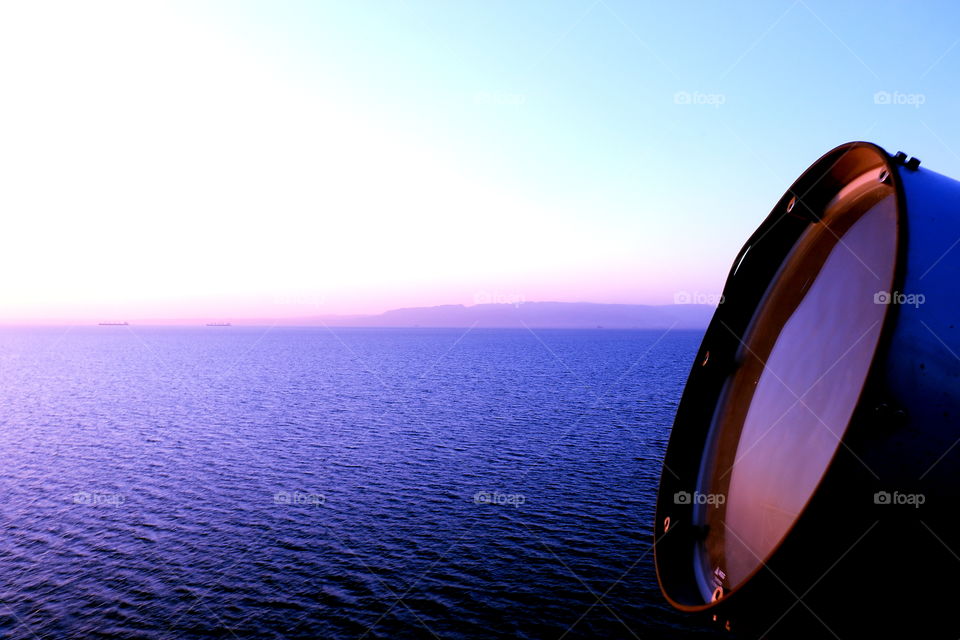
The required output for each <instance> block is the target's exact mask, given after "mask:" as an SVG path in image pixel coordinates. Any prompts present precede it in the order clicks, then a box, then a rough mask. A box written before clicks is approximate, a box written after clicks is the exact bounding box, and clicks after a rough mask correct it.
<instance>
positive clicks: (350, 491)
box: [0, 327, 700, 639]
mask: <svg viewBox="0 0 960 640" xmlns="http://www.w3.org/2000/svg"><path fill="white" fill-rule="evenodd" d="M699 339H700V334H699V333H697V332H681V331H673V332H668V333H666V334H664V332H661V331H601V330H596V331H557V330H554V331H547V330H543V331H541V330H538V331H536V332H535V333H533V332H529V331H521V330H517V331H514V330H473V331H470V332H467V333H466V334H465V333H464V331H461V330H426V329H421V330H400V329H397V330H383V329H335V330H332V331H331V330H327V329H324V328H310V329H295V328H274V329H266V328H252V327H251V328H241V327H229V328H226V327H225V328H213V327H209V328H208V327H204V328H144V327H77V328H72V329H68V330H64V329H62V328H42V329H39V328H38V329H24V328H17V329H3V330H0V423H2V425H3V428H2V429H0V453H2V466H0V492H2V496H3V499H2V500H0V520H2V532H3V535H2V539H0V605H2V606H0V633H2V635H3V636H4V637H12V638H69V637H75V638H97V637H110V638H114V637H115V638H153V639H159V638H214V637H216V638H221V637H222V638H233V637H238V638H364V637H366V638H401V637H402V638H408V637H409V638H433V637H435V636H436V637H439V638H498V637H502V638H513V637H518V638H561V637H567V638H578V637H604V638H634V637H639V638H644V639H647V638H676V637H683V636H685V635H687V634H688V633H692V631H694V630H693V629H688V628H687V627H686V626H684V624H683V621H682V620H681V619H680V618H678V616H677V615H676V614H674V613H673V612H672V611H671V610H669V609H668V608H667V607H666V606H665V605H664V604H663V603H662V601H661V597H660V594H659V591H658V588H657V585H656V579H655V576H654V573H653V563H652V556H651V553H650V542H651V536H652V532H651V526H652V517H653V507H654V498H655V492H656V487H657V483H658V478H659V473H660V459H661V456H662V455H663V452H664V449H665V447H666V442H667V438H668V434H669V429H670V425H671V422H672V418H673V412H674V410H675V408H676V405H677V402H678V400H679V397H680V393H681V390H682V388H683V384H684V382H685V378H686V375H687V372H688V369H689V366H690V363H691V361H692V359H693V356H694V353H695V351H696V348H697V345H698V344H699ZM598 597H599V598H601V599H600V601H599V603H598ZM564 634H566V635H564Z"/></svg>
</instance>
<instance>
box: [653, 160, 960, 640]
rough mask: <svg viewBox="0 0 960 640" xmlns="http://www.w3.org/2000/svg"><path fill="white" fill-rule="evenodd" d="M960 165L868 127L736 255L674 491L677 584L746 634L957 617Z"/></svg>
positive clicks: (662, 548)
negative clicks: (870, 132)
mask: <svg viewBox="0 0 960 640" xmlns="http://www.w3.org/2000/svg"><path fill="white" fill-rule="evenodd" d="M958 417H960V182H957V181H955V180H952V179H950V178H947V177H945V176H942V175H940V174H937V173H935V172H933V171H929V170H928V169H926V168H922V167H920V163H919V161H918V160H916V159H914V158H910V159H908V158H907V156H906V155H905V154H902V153H898V154H896V155H890V154H888V153H887V152H885V151H884V150H883V149H881V148H880V147H878V146H876V145H873V144H869V143H864V142H854V143H849V144H845V145H842V146H840V147H837V148H836V149H834V150H832V151H830V152H829V153H827V154H826V155H824V156H823V157H822V158H821V159H820V160H818V161H817V162H815V163H814V164H813V165H812V166H811V167H810V168H809V169H808V170H807V171H806V172H805V173H804V174H803V175H802V176H801V177H800V178H799V179H798V180H797V181H796V182H795V183H794V184H793V185H792V186H791V187H790V189H789V190H788V191H787V193H786V194H784V196H783V197H782V198H781V200H780V202H778V203H777V205H776V206H775V207H774V209H773V211H772V212H771V213H770V215H769V216H768V217H767V218H766V220H764V222H763V223H762V224H761V225H760V227H759V228H758V229H757V231H756V232H755V233H754V234H753V235H752V236H751V237H750V239H749V240H748V241H747V243H746V244H745V245H744V247H743V249H742V250H741V252H740V253H739V254H738V256H737V257H736V259H735V261H734V265H733V267H732V268H731V270H730V273H729V276H728V279H727V283H726V285H725V288H724V295H723V303H722V304H721V305H720V306H719V307H718V309H717V311H716V314H715V315H714V318H713V320H712V322H711V324H710V326H709V328H708V329H707V332H706V334H705V336H704V339H703V343H702V345H701V347H700V350H699V352H698V354H697V357H696V361H695V363H694V366H693V368H692V370H691V373H690V376H689V379H688V381H687V386H686V388H685V390H684V394H683V398H682V400H681V403H680V406H679V408H678V411H677V416H676V420H675V423H674V428H673V433H672V435H671V439H670V444H669V447H668V450H667V453H666V456H665V459H664V470H663V473H662V477H661V486H660V493H659V496H658V503H657V516H656V517H657V522H656V537H655V558H656V564H657V575H658V579H659V580H660V584H661V588H662V590H663V593H664V595H665V596H666V597H667V599H668V600H669V601H670V602H671V603H672V604H673V605H674V606H675V607H677V608H678V609H681V610H684V611H688V612H690V613H691V614H698V615H701V616H704V617H705V618H706V619H707V620H708V621H711V622H716V623H717V624H720V625H721V626H723V627H727V628H730V629H732V630H733V631H734V632H736V631H738V630H742V631H745V633H746V635H747V636H748V637H759V636H761V635H763V636H768V637H830V636H831V635H836V636H839V637H848V635H849V634H856V635H860V634H861V633H874V634H878V635H880V636H881V637H896V636H897V635H898V634H908V633H909V634H918V633H923V634H926V635H927V636H928V637H929V636H933V637H950V638H956V637H958V636H960V616H954V615H953V613H952V607H953V604H954V602H953V601H954V596H955V595H957V594H960V590H958V589H957V588H955V587H954V586H953V583H954V581H953V580H952V577H953V575H954V574H955V573H956V572H958V571H960V518H957V517H955V513H956V512H957V509H958V507H960V500H958V498H960V490H958V487H960V421H958Z"/></svg>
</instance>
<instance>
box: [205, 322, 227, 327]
mask: <svg viewBox="0 0 960 640" xmlns="http://www.w3.org/2000/svg"><path fill="white" fill-rule="evenodd" d="M207 326H208V327H232V326H233V325H232V324H231V323H229V322H208V323H207Z"/></svg>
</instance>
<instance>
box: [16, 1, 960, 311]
mask: <svg viewBox="0 0 960 640" xmlns="http://www.w3.org/2000/svg"><path fill="white" fill-rule="evenodd" d="M67 6H68V5H57V6H54V7H53V8H51V9H49V10H38V9H23V8H11V7H9V6H5V7H4V8H2V9H0V13H3V14H4V16H0V17H4V18H5V20H3V21H2V22H3V23H4V24H5V27H0V31H4V34H0V35H6V36H8V37H7V38H5V41H6V44H5V45H0V48H3V49H4V51H3V53H4V56H3V57H4V59H5V62H3V63H0V74H2V76H0V77H3V78H4V79H5V80H6V84H7V86H8V87H9V88H10V89H11V90H12V92H13V93H12V95H16V96H17V98H15V104H14V105H13V106H12V107H11V106H8V107H6V109H8V111H9V110H11V109H12V112H8V114H7V117H6V118H4V120H5V121H6V123H5V124H3V125H0V135H2V134H6V137H7V138H10V139H12V140H13V143H12V144H10V145H7V151H0V164H3V163H6V165H7V166H8V167H12V168H13V169H12V170H13V173H14V174H15V175H14V176H13V179H14V181H15V182H16V183H17V184H18V185H20V186H21V188H22V191H21V192H17V189H14V190H13V191H14V192H13V193H12V194H11V193H9V192H8V193H7V195H5V196H0V206H3V208H4V209H5V210H8V211H19V212H20V216H19V218H20V222H18V225H15V226H14V231H15V232H16V231H19V232H20V233H21V235H22V237H25V238H27V239H30V238H31V237H32V238H34V239H36V240H37V241H38V245H39V246H40V248H39V249H37V250H33V251H31V250H30V249H29V247H30V242H29V241H27V242H22V243H21V242H19V241H16V244H17V247H12V248H11V250H10V251H8V252H7V257H6V258H5V259H4V262H5V264H3V265H2V266H3V267H4V268H6V269H8V270H9V269H17V270H20V271H23V270H24V267H29V265H30V264H31V261H35V262H34V267H35V268H34V270H33V271H34V272H35V273H37V275H36V276H33V277H28V278H27V280H26V281H22V282H21V283H20V287H19V289H17V290H16V292H15V294H13V295H12V296H8V297H7V300H8V302H7V303H6V307H5V308H4V309H2V310H0V311H2V312H3V313H5V314H6V315H8V316H18V315H19V316H30V317H39V316H44V315H48V316H56V315H70V314H73V315H76V314H78V313H79V314H82V313H89V314H91V315H102V314H103V313H105V312H107V311H110V312H115V313H117V314H121V315H124V316H125V317H126V316H129V315H136V314H137V313H138V312H141V313H142V314H145V315H151V316H153V317H156V316H157V315H158V314H159V315H183V314H184V313H197V314H200V315H209V314H218V315H226V316H243V315H244V314H247V315H251V314H256V315H268V316H269V315H277V316H279V315H298V314H302V313H303V312H305V311H312V310H319V311H327V312H331V313H343V312H351V311H360V312H365V311H376V310H380V309H385V308H389V307H395V306H410V305H419V304H440V303H465V304H470V303H472V302H473V301H474V300H475V299H479V298H482V297H483V296H493V297H494V298H496V297H497V296H500V297H504V298H512V299H517V298H522V299H526V300H546V299H560V300H587V301H596V302H637V303H668V302H672V299H673V294H674V293H675V292H677V291H690V292H704V293H707V294H711V293H715V292H716V291H718V290H719V288H720V287H721V286H722V284H723V279H724V277H725V275H726V271H727V269H728V268H729V265H730V262H731V260H732V259H733V256H734V255H735V254H736V252H737V250H738V249H739V247H740V246H741V244H742V243H743V242H744V240H745V239H746V237H747V236H748V235H749V234H750V232H751V231H752V230H753V229H754V228H755V227H756V225H757V224H758V223H759V222H760V221H761V220H762V218H763V217H764V216H765V215H766V213H767V212H768V211H769V208H770V207H771V206H772V204H773V203H774V202H775V201H776V200H777V199H778V198H779V196H780V195H781V194H782V193H783V191H784V190H785V189H786V188H787V187H788V186H789V184H790V182H792V180H793V179H794V178H795V177H796V176H797V175H798V174H799V173H800V172H801V171H802V170H803V169H805V168H806V167H807V166H808V165H809V164H810V163H811V162H812V161H814V160H815V159H816V158H817V157H819V156H820V155H821V154H822V153H824V152H826V151H827V150H829V149H830V148H832V147H834V146H836V145H837V144H840V143H842V142H846V141H849V140H855V139H864V140H870V141H874V142H877V143H879V144H881V145H882V146H884V147H886V148H887V149H888V150H890V151H896V150H899V149H903V150H904V151H906V152H908V153H909V154H912V155H916V156H918V157H920V158H921V159H922V160H923V162H924V164H925V165H926V166H928V167H930V168H932V169H934V170H937V171H940V172H942V173H946V174H948V175H953V176H960V156H958V153H960V123H958V118H957V117H956V114H957V113H960V109H958V107H960V89H958V86H960V85H958V83H957V78H958V77H960V76H958V73H957V71H958V68H960V44H958V42H960V31H958V30H957V29H956V25H957V24H960V22H958V20H957V19H958V17H960V5H956V4H955V3H949V2H943V3H933V2H919V3H908V2H900V1H898V2H858V3H853V2H848V3H843V2H822V1H821V2H817V1H813V0H797V1H796V2H792V1H789V0H788V1H784V2H779V1H776V2H773V1H771V2H752V3H745V2H740V3H730V2H705V1H703V2H701V1H697V2H669V3H646V2H615V1H613V0H599V1H594V0H584V1H569V2H549V3H548V2H529V1H524V2H506V1H503V2H499V1H489V0H484V1H482V2H417V1H415V0H404V1H386V2H346V1H343V2H234V1H230V2H228V1H223V2H202V3H196V2H183V3H174V4H150V5H142V7H141V8H138V9H131V8H129V7H128V6H124V5H123V4H122V3H116V4H113V3H106V4H104V3H93V4H89V5H83V7H84V8H83V9H77V8H70V9H66V8H65V7H67ZM7 31H9V33H7ZM13 36H17V37H14V38H13V40H12V41H11V37H13ZM878 91H880V92H887V93H888V94H889V96H890V102H891V104H878V103H877V100H876V98H875V94H876V92H878ZM8 95H11V94H10V93H8ZM686 98H689V104H684V103H683V102H684V101H685V99H686ZM882 101H883V99H881V102H882ZM898 102H899V104H898ZM0 109H4V107H0ZM78 114H79V115H78ZM58 127H59V129H58ZM92 131H95V132H96V133H95V134H94V133H92ZM44 136H46V137H48V138H49V139H48V140H46V142H45V143H44V144H41V145H40V148H41V150H40V151H38V142H37V141H38V139H43V138H44ZM31 154H33V156H35V157H32V160H31V161H29V162H27V161H25V160H24V158H25V157H27V156H30V155H31ZM51 156H53V157H54V158H59V159H54V160H52V161H51V160H50V158H51ZM64 158H66V159H64ZM138 168H139V169H138ZM17 172H19V174H17ZM208 173H209V175H208ZM8 175H10V174H9V172H8ZM38 175H41V176H42V180H41V179H38V177H37V176H38ZM105 176H107V177H105ZM111 176H112V178H111ZM18 177H20V178H22V180H17V178H18ZM117 183H122V185H123V186H121V187H116V186H115V185H117ZM25 184H29V185H30V188H27V187H26V186H23V185H25ZM64 184H76V185H79V186H78V189H79V192H78V190H77V189H73V190H72V191H70V192H69V193H68V194H64V193H61V194H60V196H58V197H57V198H53V199H50V198H47V196H46V195H44V196H43V197H41V198H40V201H39V202H38V199H37V198H36V193H37V189H43V188H44V187H43V185H48V186H49V187H50V188H56V185H64ZM91 185H92V186H91ZM111 185H114V186H113V187H112V188H111ZM117 188H120V189H127V191H125V192H124V195H123V197H120V196H116V197H115V198H114V199H113V200H111V199H110V198H111V197H113V196H109V197H107V198H106V200H107V202H104V197H103V196H102V193H103V190H104V189H107V190H109V191H110V192H111V193H113V194H114V195H115V192H116V189H117ZM148 193H152V194H156V197H150V198H145V194H148ZM51 198H52V196H51ZM78 219H79V220H81V221H85V222H78ZM58 229H59V230H61V231H62V232H63V233H64V234H65V235H66V236H68V237H69V240H70V241H69V242H66V241H63V242H61V243H60V244H59V245H58V244H57V243H56V242H54V246H52V247H51V246H50V245H49V243H47V244H46V245H44V243H43V242H40V239H41V238H49V234H50V233H54V232H56V230H58ZM145 229H146V230H147V231H145ZM10 241H11V240H10V238H8V242H10ZM78 247H80V248H78ZM83 247H86V249H85V250H82V248H83ZM44 251H47V252H48V253H44ZM90 254H95V255H96V256H97V258H96V260H94V261H93V262H90V260H89V259H88V258H89V256H90ZM174 255H175V256H176V265H179V266H176V265H174V264H173V263H172V262H173V261H172V258H171V256H174ZM41 260H43V261H45V264H47V265H48V266H47V267H44V268H39V267H37V265H36V262H37V261H41ZM51 260H52V261H53V262H54V266H53V267H49V264H50V261H51ZM98 261H99V262H98ZM118 263H122V264H126V265H130V269H128V271H129V274H127V275H124V276H122V277H121V276H111V275H109V273H110V265H111V264H118ZM58 264H59V265H60V267H61V268H59V269H58V268H56V267H57V265H58ZM91 265H92V266H91ZM64 272H68V275H64ZM104 273H107V274H108V275H107V276H106V277H104V275H103V274H104ZM478 296H479V298H478Z"/></svg>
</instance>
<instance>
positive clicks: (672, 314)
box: [280, 302, 715, 329]
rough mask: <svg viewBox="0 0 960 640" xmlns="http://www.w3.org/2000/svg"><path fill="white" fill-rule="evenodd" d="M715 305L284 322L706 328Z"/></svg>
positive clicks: (469, 311)
mask: <svg viewBox="0 0 960 640" xmlns="http://www.w3.org/2000/svg"><path fill="white" fill-rule="evenodd" d="M714 311H715V307H713V306H710V305H704V304H669V305H642V304H596V303H589V302H523V303H519V304H477V305H473V306H464V305H462V304H450V305H441V306H437V307H413V308H408V309H394V310H392V311H387V312H385V313H381V314H378V315H369V316H318V317H312V318H291V319H289V320H284V321H283V322H281V323H280V324H284V325H321V324H326V325H328V326H338V327H424V328H443V327H448V328H467V327H478V328H479V327H486V328H514V329H516V328H524V327H529V328H531V329H534V328H539V329H597V328H602V329H667V328H670V327H673V328H675V329H705V328H706V326H707V324H709V322H710V318H711V317H712V316H713V312H714Z"/></svg>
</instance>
